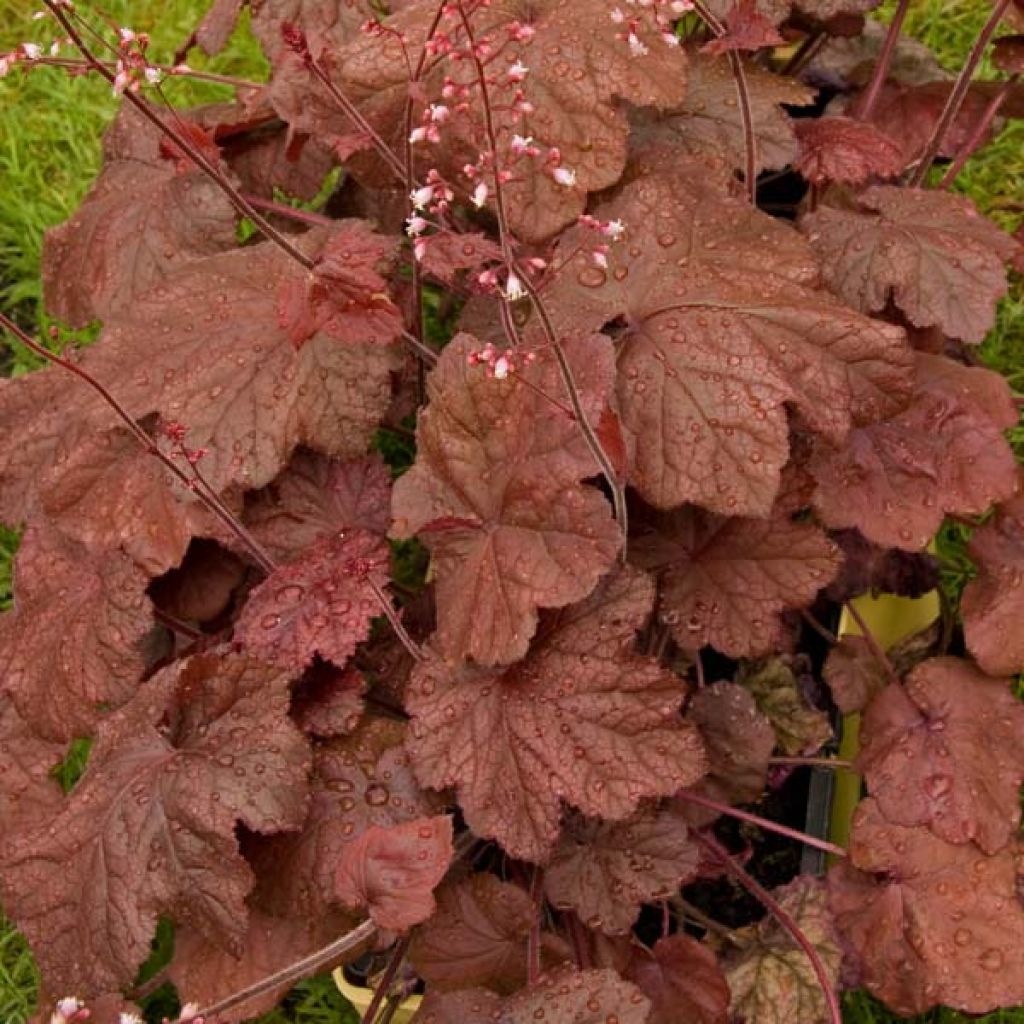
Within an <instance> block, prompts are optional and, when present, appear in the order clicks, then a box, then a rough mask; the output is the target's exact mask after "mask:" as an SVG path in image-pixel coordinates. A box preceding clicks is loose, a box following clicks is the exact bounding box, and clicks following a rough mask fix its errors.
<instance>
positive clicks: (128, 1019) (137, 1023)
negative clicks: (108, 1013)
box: [117, 1010, 145, 1024]
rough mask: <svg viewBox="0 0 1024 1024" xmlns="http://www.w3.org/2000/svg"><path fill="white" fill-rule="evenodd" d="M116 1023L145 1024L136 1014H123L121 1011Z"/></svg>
mask: <svg viewBox="0 0 1024 1024" xmlns="http://www.w3.org/2000/svg"><path fill="white" fill-rule="evenodd" d="M117 1021H118V1024H145V1021H144V1020H143V1019H142V1018H141V1017H140V1016H139V1015H138V1014H136V1013H125V1012H124V1011H123V1010H122V1011H121V1015H120V1016H119V1017H118V1018H117Z"/></svg>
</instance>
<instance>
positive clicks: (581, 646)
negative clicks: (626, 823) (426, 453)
mask: <svg viewBox="0 0 1024 1024" xmlns="http://www.w3.org/2000/svg"><path fill="white" fill-rule="evenodd" d="M653 599H654V588H653V585H652V584H651V582H650V581H649V580H648V579H647V578H646V577H644V576H642V575H641V574H639V573H636V572H633V571H630V570H625V569H623V570H620V571H619V572H617V573H616V574H614V575H613V576H610V577H609V578H608V579H606V580H605V582H604V583H603V584H602V585H601V586H600V587H599V588H598V590H597V591H595V593H594V594H592V595H591V597H590V598H588V599H587V600H586V601H584V602H583V603H582V604H579V605H576V606H574V607H572V608H569V609H567V610H566V611H564V612H562V613H561V614H560V615H559V616H558V617H557V619H556V620H555V622H554V623H553V624H552V628H551V629H550V630H549V631H546V632H545V634H544V635H543V636H542V637H541V639H540V640H539V641H538V643H537V644H536V646H535V648H534V650H533V651H532V652H531V654H530V655H529V656H528V657H527V658H526V660H525V661H522V662H520V663H518V664H516V665H513V666H511V667H510V668H508V669H507V670H506V671H505V672H504V673H498V672H495V671H493V670H491V671H488V670H485V669H475V668H472V667H470V666H462V667H453V666H449V665H445V664H444V663H443V662H441V661H440V660H439V659H436V658H434V659H431V660H429V661H427V662H425V663H423V664H421V665H420V666H418V667H417V668H416V670H415V672H414V674H413V678H412V680H411V681H410V684H409V689H408V691H407V694H406V708H407V710H408V711H409V713H410V714H411V715H412V716H413V717H412V723H411V725H410V738H409V741H408V748H409V753H410V756H411V758H412V762H413V766H414V768H415V771H416V775H417V778H419V780H420V781H421V782H422V783H423V784H424V785H428V786H433V787H435V788H440V787H444V786H450V785H454V786H456V787H457V792H458V796H459V802H460V805H461V807H462V810H463V813H464V814H465V816H466V821H467V823H468V824H469V826H470V828H472V829H473V831H474V832H476V833H477V834H478V835H481V836H486V837H493V838H495V839H497V840H498V842H500V843H501V845H502V846H503V847H504V848H505V849H506V850H507V851H508V852H509V853H510V854H511V855H512V856H515V857H519V858H521V859H526V860H534V861H539V860H543V859H545V858H546V857H547V856H548V854H549V852H550V850H551V848H552V846H553V845H554V842H555V840H556V838H557V836H558V820H559V815H560V805H561V803H562V801H565V803H567V804H571V805H573V806H575V807H578V808H579V809H580V810H581V811H582V812H583V813H584V814H588V815H594V816H601V817H604V818H606V819H608V820H610V821H616V820H620V819H622V818H625V817H627V816H628V815H629V814H630V813H631V812H632V811H633V810H634V809H635V808H636V807H637V805H638V803H639V801H640V800H641V799H642V798H643V797H645V796H663V795H667V794H670V793H672V792H674V791H675V790H676V789H678V788H679V787H680V786H685V785H691V784H692V783H694V782H696V780H697V779H698V778H699V777H700V775H701V774H702V772H703V770H704V755H703V751H702V749H701V745H700V741H699V739H698V737H697V734H696V730H694V729H693V727H692V726H691V725H690V724H689V723H688V722H684V721H683V720H682V719H681V717H680V716H679V711H678V708H679V704H680V702H681V697H682V692H681V687H680V684H679V680H678V679H677V678H676V677H675V676H674V675H672V674H671V673H669V672H666V671H665V670H663V669H661V668H660V667H659V666H658V665H657V664H656V663H655V662H654V661H652V660H650V659H647V658H643V657H641V656H640V655H637V654H635V653H633V651H632V648H633V642H634V637H635V634H636V630H637V629H638V628H639V627H640V626H641V625H642V624H643V622H644V620H645V619H646V618H647V616H648V615H649V614H650V610H651V604H652V602H653ZM481 736H486V737H487V738H488V740H487V742H486V743H483V744H482V743H481V742H480V739H479V738H480V737H481Z"/></svg>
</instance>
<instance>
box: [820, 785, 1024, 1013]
mask: <svg viewBox="0 0 1024 1024" xmlns="http://www.w3.org/2000/svg"><path fill="white" fill-rule="evenodd" d="M1020 861H1021V849H1020V844H1019V843H1018V842H1017V841H1016V840H1014V841H1013V842H1012V843H1010V844H1009V845H1008V846H1006V847H1004V848H1003V849H1002V850H1001V851H999V852H998V853H997V854H995V855H993V856H986V855H985V854H983V853H982V852H981V850H979V849H978V847H977V846H975V845H974V844H973V843H964V844H960V845H953V844H952V843H947V842H944V841H943V840H942V839H939V838H938V837H937V836H936V835H935V834H934V833H933V832H931V831H929V830H928V829H925V828H904V827H902V826H900V825H893V824H890V823H889V822H887V821H886V820H885V819H884V817H883V816H882V813H881V811H880V810H879V807H878V804H877V802H876V801H875V800H873V799H869V800H865V801H863V802H862V803H861V805H860V806H859V807H858V808H857V812H856V814H855V816H854V820H853V832H852V834H851V837H850V861H849V862H846V861H843V862H840V863H839V864H837V865H836V866H835V867H834V868H832V871H831V873H830V876H829V900H830V903H831V906H832V911H833V914H834V915H835V920H836V924H837V926H838V927H839V930H840V932H841V933H842V935H843V938H844V939H845V940H846V942H847V943H848V944H849V946H850V948H851V949H852V950H853V952H854V954H855V957H856V963H857V966H858V967H859V969H860V976H861V979H862V982H863V984H864V986H865V987H866V988H867V989H868V990H869V991H870V992H872V993H873V994H874V995H876V996H878V997H879V998H880V999H884V1000H885V1002H886V1004H887V1005H888V1006H890V1007H891V1008H892V1009H893V1010H894V1011H895V1012H896V1013H900V1014H908V1015H909V1014H913V1013H920V1012H922V1011H924V1010H927V1009H929V1008H930V1007H932V1006H935V1005H938V1004H939V1003H943V1004H946V1005H947V1006H951V1007H953V1008H955V1009H959V1010H965V1011H967V1012H968V1013H984V1012H986V1011H988V1010H993V1009H995V1008H996V1007H999V1006H1015V1005H1017V1004H1018V1003H1020V1002H1021V1001H1022V1000H1024V907H1022V906H1021V903H1020V898H1019V896H1018V893H1019V892H1020V889H1021V876H1020V874H1019V864H1020Z"/></svg>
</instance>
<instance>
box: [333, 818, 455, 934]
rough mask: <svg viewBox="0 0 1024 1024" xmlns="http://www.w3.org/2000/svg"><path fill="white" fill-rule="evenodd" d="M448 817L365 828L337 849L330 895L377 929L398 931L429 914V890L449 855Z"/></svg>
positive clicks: (431, 903)
mask: <svg viewBox="0 0 1024 1024" xmlns="http://www.w3.org/2000/svg"><path fill="white" fill-rule="evenodd" d="M454 852H455V851H454V848H453V846H452V819H451V816H450V815H447V814H445V815H440V816H439V817H436V818H417V819H416V820H415V821H409V822H405V823H404V824H401V825H386V826H381V825H371V826H370V827H369V828H368V829H367V830H366V831H365V832H363V834H362V835H360V836H358V837H357V838H356V839H354V840H353V841H352V842H351V843H347V844H346V845H345V846H344V847H343V848H342V850H341V857H340V859H339V861H338V866H337V869H336V872H335V877H334V884H335V892H336V894H337V896H338V898H339V899H340V900H341V902H342V903H344V904H347V905H348V906H350V907H366V908H367V910H368V911H369V913H370V917H371V918H373V921H374V923H375V924H376V925H377V927H378V928H386V929H388V930H389V931H396V932H404V931H408V930H409V929H410V928H412V927H413V926H414V925H417V924H421V923H422V922H423V921H425V920H427V918H428V917H430V916H431V915H432V914H433V913H434V908H435V903H434V894H433V890H434V888H435V887H436V886H437V885H438V883H439V882H440V881H441V879H442V878H444V876H445V873H446V872H447V871H448V865H449V864H450V863H451V859H452V857H453V855H454Z"/></svg>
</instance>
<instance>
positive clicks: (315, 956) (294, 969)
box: [171, 921, 377, 1024]
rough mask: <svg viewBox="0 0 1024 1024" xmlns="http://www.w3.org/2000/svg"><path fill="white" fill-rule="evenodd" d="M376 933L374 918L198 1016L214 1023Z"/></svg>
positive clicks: (182, 1023)
mask: <svg viewBox="0 0 1024 1024" xmlns="http://www.w3.org/2000/svg"><path fill="white" fill-rule="evenodd" d="M376 932H377V926H376V925H375V924H374V923H373V921H364V922H363V923H362V924H361V925H358V926H357V927H356V928H353V929H352V931H350V932H346V933H345V934H344V935H342V936H341V937H340V938H338V939H335V940H334V941H333V942H330V943H328V944H327V945H326V946H324V947H323V948H322V949H318V950H317V951H316V952H315V953H310V954H309V956H305V957H303V958H302V959H301V960H296V961H295V962H294V963H292V964H289V965H288V966H287V967H284V968H282V969H281V970H280V971H275V972H274V973H273V974H268V975H267V976H266V977H265V978H261V979H260V980H259V981H257V982H255V984H252V985H249V986H247V987H246V988H243V989H240V990H239V991H237V992H233V993H232V994H231V995H229V996H227V997H225V998H224V999H221V1000H218V1001H217V1002H216V1003H211V1004H210V1005H209V1006H204V1007H203V1008H202V1009H201V1010H200V1011H199V1012H198V1013H197V1014H196V1015H195V1016H196V1017H202V1018H203V1019H204V1020H208V1021H211V1022H212V1021H214V1020H216V1018H217V1016H218V1015H219V1014H222V1013H225V1012H226V1011H228V1010H231V1009H233V1008H234V1007H236V1006H241V1004H242V1003H245V1002H248V1001H249V1000H250V999H254V998H255V997H256V996H261V995H263V993H264V992H270V991H271V990H272V989H275V988H280V987H282V986H284V985H290V984H291V983H292V982H295V981H299V980H300V979H301V978H305V977H307V976H308V975H310V974H313V973H315V972H316V971H317V970H319V969H320V968H321V967H329V966H331V965H332V964H334V963H335V962H336V961H338V960H340V959H341V958H342V957H343V956H345V954H346V953H350V952H352V950H354V949H357V948H358V947H360V946H362V945H363V944H364V943H366V942H369V940H370V939H372V938H373V936H374V935H375V934H376ZM185 995H186V996H187V995H188V993H185ZM190 1019H194V1018H190ZM171 1024H187V1021H184V1020H182V1019H181V1018H180V1017H178V1018H176V1019H175V1020H173V1021H172V1022H171Z"/></svg>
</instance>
